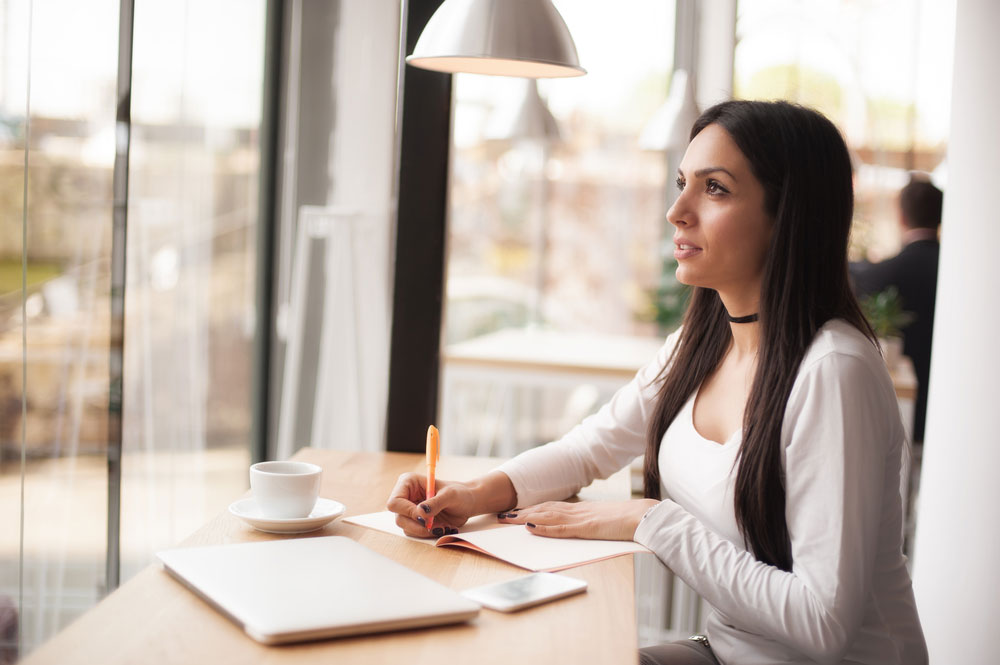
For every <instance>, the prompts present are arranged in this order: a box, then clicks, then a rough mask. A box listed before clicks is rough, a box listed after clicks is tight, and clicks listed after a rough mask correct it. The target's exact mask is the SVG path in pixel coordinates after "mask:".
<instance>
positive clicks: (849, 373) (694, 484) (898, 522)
mask: <svg viewBox="0 0 1000 665" xmlns="http://www.w3.org/2000/svg"><path fill="white" fill-rule="evenodd" d="M677 337H678V334H677V333H675V334H674V335H671V336H670V337H669V338H667V341H666V343H665V344H664V345H663V347H662V348H661V349H660V352H659V353H658V354H657V357H656V359H655V360H654V361H653V362H651V363H649V364H648V365H646V366H645V367H643V368H642V369H641V370H639V372H638V373H637V374H636V376H635V378H634V379H633V380H632V381H631V382H630V383H629V384H627V385H626V386H624V387H623V388H622V389H621V390H619V391H618V392H617V393H616V394H615V396H614V397H613V398H612V399H611V401H610V402H608V403H607V404H605V405H604V406H603V407H602V408H601V410H600V411H599V412H598V413H596V414H594V415H593V416H591V417H589V418H587V419H586V420H584V421H583V422H582V423H581V424H580V425H578V426H577V427H575V428H573V429H572V430H571V431H570V432H569V433H568V434H567V435H566V436H564V437H562V438H561V439H559V440H558V441H555V442H552V443H550V444H548V445H545V446H541V447H539V448H535V449H532V450H529V451H527V452H525V453H523V454H521V455H519V456H518V457H516V458H514V459H512V460H510V461H509V462H507V463H505V464H503V465H502V466H501V467H500V470H501V471H503V472H504V473H506V474H507V475H508V476H509V477H510V479H511V482H512V483H513V484H514V488H515V490H516V491H517V497H518V505H519V506H529V505H533V504H536V503H539V502H541V501H547V500H553V499H563V498H566V497H568V496H571V495H573V494H575V493H576V492H577V491H579V490H580V489H581V488H582V487H584V486H586V485H588V484H589V483H590V482H591V481H592V480H594V479H595V478H606V477H607V476H609V475H611V474H612V473H614V472H615V471H617V470H619V469H621V468H622V467H623V466H625V465H626V464H628V463H630V462H631V460H632V459H633V458H635V457H637V456H639V455H641V454H643V453H644V451H645V434H646V425H647V423H648V422H649V418H650V416H651V414H652V411H653V408H654V404H655V396H656V389H657V387H658V386H657V385H656V384H654V379H655V378H656V377H657V375H658V374H659V373H660V370H661V369H662V368H663V366H664V365H665V364H666V362H667V359H668V357H669V355H670V351H671V350H672V349H673V346H674V345H675V344H676V342H677ZM692 404H693V398H692V399H691V400H689V401H688V403H687V404H686V405H685V406H684V407H683V408H682V409H681V412H680V413H679V414H678V416H677V418H676V419H675V420H674V422H673V423H672V424H671V426H670V427H669V428H668V430H667V432H666V434H665V435H664V439H663V445H662V446H661V449H660V459H659V464H660V474H661V479H662V483H663V487H662V490H663V494H662V496H664V497H665V499H664V500H663V501H662V502H661V503H660V504H658V505H657V506H656V507H655V508H653V509H652V510H650V511H649V512H648V513H647V514H646V516H645V517H644V518H643V521H642V523H641V524H640V525H639V528H638V530H637V531H636V533H635V540H636V542H638V543H640V544H642V545H645V546H646V547H648V548H649V549H651V550H653V551H654V552H655V553H656V555H657V556H658V557H659V558H660V559H661V560H662V561H663V562H664V563H665V564H666V565H667V566H668V567H669V568H670V569H671V570H673V571H674V573H675V574H676V575H678V576H679V577H680V578H681V579H683V580H684V581H685V582H686V583H687V584H688V585H690V586H691V587H692V588H694V589H695V591H697V592H698V593H699V594H700V595H701V596H702V597H703V598H705V600H706V601H708V603H709V604H711V605H712V607H713V608H714V610H715V611H714V612H712V614H711V615H710V616H709V618H708V637H709V641H710V642H711V644H712V649H713V651H714V652H715V655H716V657H717V658H718V659H719V661H720V662H721V663H724V664H736V663H739V664H740V665H754V664H757V663H760V664H764V663H767V664H769V665H771V664H775V663H810V662H820V663H843V664H847V663H871V664H875V663H878V664H879V665H885V664H892V663H899V664H905V665H911V664H912V665H920V664H921V663H926V662H927V648H926V645H925V643H924V637H923V632H922V630H921V628H920V622H919V619H918V617H917V610H916V605H915V602H914V599H913V589H912V585H911V582H910V576H909V573H908V572H907V570H906V567H905V562H906V560H905V557H904V556H903V554H902V547H901V544H902V532H903V524H902V519H903V511H902V496H901V493H900V487H901V484H900V474H901V461H902V455H903V451H904V447H905V434H904V431H903V426H902V423H901V422H900V418H899V410H898V406H897V403H896V398H895V393H894V391H893V387H892V382H891V381H890V379H889V375H888V372H887V371H886V369H885V364H884V363H883V362H882V359H881V356H880V355H879V353H878V350H877V349H876V348H875V347H874V345H872V344H871V343H870V342H869V341H868V340H867V339H866V338H865V337H864V336H863V335H862V334H861V333H860V332H859V331H857V330H856V329H855V328H854V327H853V326H851V325H849V324H847V323H846V322H844V321H840V320H837V321H831V322H829V323H827V324H826V325H825V326H823V328H822V329H821V330H820V331H819V332H818V333H817V335H816V339H814V340H813V343H812V345H811V346H810V348H809V350H808V351H807V352H806V355H805V358H804V359H803V361H802V365H801V367H800V369H799V374H798V377H797V378H796V380H795V384H794V386H793V387H792V391H791V394H790V395H789V398H788V404H787V407H786V410H785V418H784V423H783V426H782V434H781V442H782V451H781V452H782V463H783V466H784V470H785V484H786V487H785V492H786V508H785V520H786V522H787V524H788V531H789V535H790V537H791V546H792V559H793V568H792V572H790V573H789V572H785V571H782V570H779V569H778V568H775V567H773V566H768V565H766V564H763V563H761V562H759V561H757V559H756V558H755V557H754V556H753V555H752V554H751V553H750V552H748V551H747V549H746V547H745V545H744V543H743V540H742V538H741V537H740V535H739V531H738V529H737V527H736V519H735V514H734V507H733V494H732V491H733V490H732V486H733V482H734V478H735V468H734V467H733V461H734V459H735V455H736V453H737V451H738V449H739V444H740V436H739V434H736V435H734V436H733V437H732V438H731V439H730V440H729V441H727V442H726V443H725V444H719V443H715V442H712V441H709V440H707V439H704V438H703V437H701V436H700V435H698V433H697V431H695V429H694V425H693V422H692V419H691V414H692Z"/></svg>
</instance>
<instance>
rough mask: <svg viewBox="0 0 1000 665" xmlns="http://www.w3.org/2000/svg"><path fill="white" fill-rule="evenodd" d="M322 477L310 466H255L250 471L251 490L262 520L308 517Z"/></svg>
mask: <svg viewBox="0 0 1000 665" xmlns="http://www.w3.org/2000/svg"><path fill="white" fill-rule="evenodd" d="M322 476H323V469H322V468H321V467H319V466H316V465H315V464H310V463H309V462H258V463H257V464H254V465H253V466H251V467H250V490H251V492H253V498H254V499H255V500H256V501H257V507H258V508H259V509H260V513H261V515H263V516H264V517H268V518H271V519H294V518H298V517H309V513H311V512H312V510H313V507H315V505H316V499H317V498H319V484H320V480H321V479H322Z"/></svg>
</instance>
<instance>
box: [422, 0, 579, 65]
mask: <svg viewBox="0 0 1000 665" xmlns="http://www.w3.org/2000/svg"><path fill="white" fill-rule="evenodd" d="M406 62H408V63H409V64H411V65H414V66H416V67H422V68H424V69H433V70H435V71H439V72H451V73H455V72H465V73H470V74H491V75H495V76H521V77H524V78H559V77H569V76H582V75H583V74H586V73H587V72H586V70H584V69H583V68H582V67H580V61H579V58H578V56H577V53H576V45H575V44H574V43H573V38H572V36H570V34H569V29H568V28H567V27H566V23H565V21H563V18H562V16H560V15H559V12H558V11H557V10H556V8H555V7H554V6H553V5H552V2H551V1H550V0H445V2H444V4H443V5H441V6H440V7H439V8H438V10H437V11H436V12H434V15H433V16H431V18H430V21H428V22H427V26H426V27H425V28H424V31H423V32H422V33H421V35H420V39H418V40H417V45H416V46H415V47H414V49H413V54H412V55H410V56H407V58H406Z"/></svg>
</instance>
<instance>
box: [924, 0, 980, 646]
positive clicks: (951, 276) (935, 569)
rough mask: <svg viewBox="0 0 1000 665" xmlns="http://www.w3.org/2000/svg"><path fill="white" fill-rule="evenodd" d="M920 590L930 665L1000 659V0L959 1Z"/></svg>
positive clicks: (927, 442) (926, 456)
mask: <svg viewBox="0 0 1000 665" xmlns="http://www.w3.org/2000/svg"><path fill="white" fill-rule="evenodd" d="M955 26H956V29H955V62H954V82H953V90H952V115H951V137H950V140H949V145H948V184H947V190H946V192H945V199H944V218H943V222H942V231H941V234H942V235H941V257H940V267H939V272H938V295H937V312H936V314H935V325H934V349H933V357H932V364H931V375H930V386H929V387H930V394H929V399H928V410H927V431H926V437H925V444H924V445H925V449H924V460H923V472H922V476H921V491H920V498H919V505H918V513H917V533H916V541H915V545H914V555H913V566H914V590H915V592H916V597H917V606H918V608H919V610H920V616H921V620H922V622H923V627H924V633H925V635H926V637H927V644H928V648H929V649H930V661H931V662H932V663H985V662H998V661H997V659H998V658H1000V630H998V628H997V624H996V621H997V617H1000V427H998V424H1000V418H998V414H1000V399H998V397H1000V354H998V350H997V339H998V332H1000V259H998V256H997V252H998V251H1000V205H998V199H997V183H1000V157H998V153H1000V123H998V122H997V119H996V111H997V109H998V108H1000V77H998V76H997V74H996V67H995V66H993V65H991V64H990V63H997V62H1000V39H997V34H996V33H997V27H998V26H1000V3H998V2H996V1H995V0H959V2H958V7H957V16H956V22H955Z"/></svg>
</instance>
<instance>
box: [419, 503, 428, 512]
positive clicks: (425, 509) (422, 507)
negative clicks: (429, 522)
mask: <svg viewBox="0 0 1000 665" xmlns="http://www.w3.org/2000/svg"><path fill="white" fill-rule="evenodd" d="M420 510H422V511H424V512H425V513H429V512H431V507H430V506H428V505H427V504H425V503H422V504H420Z"/></svg>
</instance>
